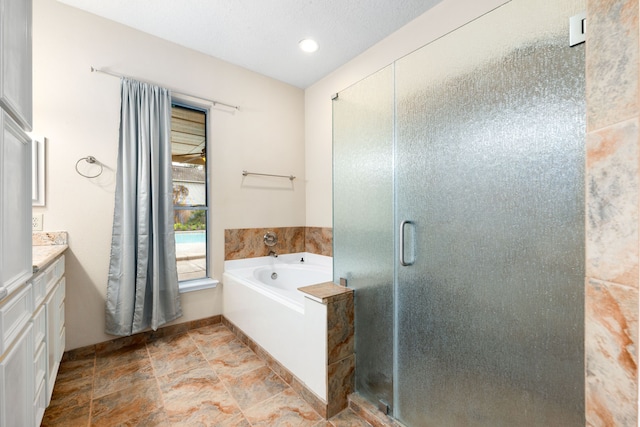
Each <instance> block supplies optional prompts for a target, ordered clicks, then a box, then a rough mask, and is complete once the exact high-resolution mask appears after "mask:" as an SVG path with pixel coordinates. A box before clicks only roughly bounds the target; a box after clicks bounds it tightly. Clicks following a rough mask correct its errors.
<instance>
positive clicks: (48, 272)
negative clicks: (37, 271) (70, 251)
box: [43, 255, 64, 293]
mask: <svg viewBox="0 0 640 427" xmlns="http://www.w3.org/2000/svg"><path fill="white" fill-rule="evenodd" d="M43 274H44V276H45V278H46V279H45V280H46V281H47V293H49V292H51V289H53V287H54V286H55V284H56V283H58V280H60V278H61V277H62V276H64V255H62V256H61V257H60V258H58V259H57V260H55V261H54V262H53V264H51V265H50V266H49V267H47V268H46V269H45V270H44V273H43Z"/></svg>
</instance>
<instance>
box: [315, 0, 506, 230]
mask: <svg viewBox="0 0 640 427" xmlns="http://www.w3.org/2000/svg"><path fill="white" fill-rule="evenodd" d="M508 1H509V0H477V1H469V0H446V1H444V2H442V3H440V4H439V5H437V6H435V7H434V8H432V9H431V10H429V11H427V12H426V13H424V14H423V15H421V16H419V17H418V18H416V19H415V20H413V21H412V22H410V23H409V24H407V25H405V26H404V27H402V28H401V29H399V30H398V31H396V32H395V33H393V34H391V35H390V36H389V37H387V38H386V39H384V40H382V41H381V42H380V43H378V44H376V45H374V46H373V47H371V48H370V49H369V50H367V51H366V52H364V53H363V54H361V55H359V56H358V57H356V58H355V59H353V60H352V61H350V62H348V63H347V64H345V65H343V66H342V67H340V68H339V69H337V70H336V71H334V72H333V73H331V74H330V75H329V76H327V77H326V78H324V79H322V80H320V81H319V82H317V83H315V84H314V85H312V86H310V87H309V88H307V89H306V91H305V145H306V156H305V171H306V184H307V200H306V205H307V208H306V225H307V226H308V227H332V226H333V223H332V182H331V176H332V159H331V150H332V149H331V146H332V115H331V96H332V95H333V94H335V93H338V92H340V91H342V90H344V89H346V88H348V87H349V86H351V85H353V84H354V83H357V82H358V81H360V80H362V79H363V78H365V77H367V76H369V75H371V74H373V73H375V72H376V71H378V70H380V69H382V68H384V67H385V66H387V65H389V64H391V63H393V62H394V61H395V60H397V59H399V58H401V57H403V56H405V55H407V54H409V53H411V52H413V51H414V50H416V49H418V48H420V47H422V46H424V45H426V44H428V43H430V42H432V41H433V40H435V39H437V38H439V37H441V36H443V35H444V34H447V33H449V32H451V31H453V30H455V29H456V28H459V27H461V26H462V25H464V24H466V23H468V22H470V21H472V20H473V19H475V18H477V17H479V16H481V15H483V14H485V13H487V12H489V11H491V10H493V9H495V8H496V7H498V6H500V5H502V4H504V3H507V2H508Z"/></svg>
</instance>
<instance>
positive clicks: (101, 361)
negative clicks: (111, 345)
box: [96, 344, 149, 372]
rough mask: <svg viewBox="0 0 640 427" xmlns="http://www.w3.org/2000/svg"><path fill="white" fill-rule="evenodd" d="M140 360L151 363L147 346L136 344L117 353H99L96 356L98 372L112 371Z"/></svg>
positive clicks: (116, 351)
mask: <svg viewBox="0 0 640 427" xmlns="http://www.w3.org/2000/svg"><path fill="white" fill-rule="evenodd" d="M140 360H147V361H149V352H148V351H147V346H146V345H145V344H136V345H132V346H129V347H123V348H120V349H118V350H115V351H110V352H106V353H99V354H98V355H96V372H100V371H103V370H110V369H113V368H116V367H119V366H122V365H128V364H129V363H133V362H139V361H140Z"/></svg>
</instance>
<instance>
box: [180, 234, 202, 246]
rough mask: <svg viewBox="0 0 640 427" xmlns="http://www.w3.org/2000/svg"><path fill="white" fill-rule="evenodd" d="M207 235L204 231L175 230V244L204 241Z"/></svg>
mask: <svg viewBox="0 0 640 427" xmlns="http://www.w3.org/2000/svg"><path fill="white" fill-rule="evenodd" d="M206 242H207V235H206V232H205V231H187V232H179V231H176V244H177V245H179V244H181V243H206Z"/></svg>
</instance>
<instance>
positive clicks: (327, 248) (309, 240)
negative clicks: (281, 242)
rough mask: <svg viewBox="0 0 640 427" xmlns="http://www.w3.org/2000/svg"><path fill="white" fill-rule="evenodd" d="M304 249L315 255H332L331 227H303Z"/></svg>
mask: <svg viewBox="0 0 640 427" xmlns="http://www.w3.org/2000/svg"><path fill="white" fill-rule="evenodd" d="M304 251H305V252H309V253H312V254H317V255H324V256H331V257H332V256H333V228H330V227H305V231H304Z"/></svg>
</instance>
